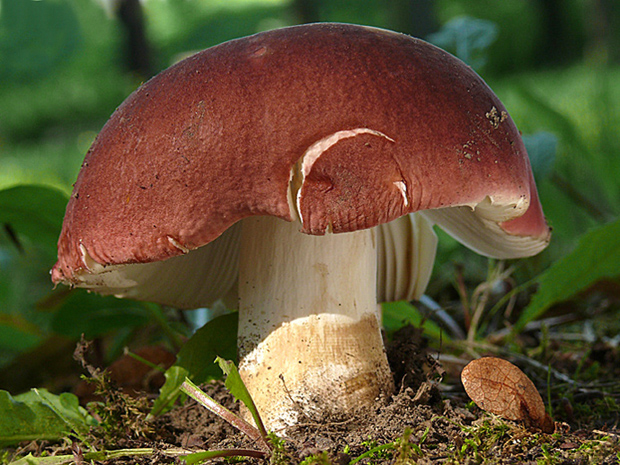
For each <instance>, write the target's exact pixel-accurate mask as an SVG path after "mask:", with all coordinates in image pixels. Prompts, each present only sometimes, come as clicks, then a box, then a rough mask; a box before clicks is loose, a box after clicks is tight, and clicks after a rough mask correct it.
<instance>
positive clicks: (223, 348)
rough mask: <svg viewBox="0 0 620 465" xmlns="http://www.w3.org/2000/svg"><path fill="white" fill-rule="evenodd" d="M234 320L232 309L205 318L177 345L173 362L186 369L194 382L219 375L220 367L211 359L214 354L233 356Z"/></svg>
mask: <svg viewBox="0 0 620 465" xmlns="http://www.w3.org/2000/svg"><path fill="white" fill-rule="evenodd" d="M238 321H239V317H238V314H237V313H236V312H231V313H226V314H224V315H221V316H218V317H217V318H214V319H213V320H211V321H209V322H208V323H207V324H205V325H204V326H203V327H202V328H200V329H199V330H198V331H196V332H195V333H194V335H193V336H192V337H191V338H190V339H189V340H188V341H187V342H186V343H185V345H184V346H183V347H182V348H181V350H180V351H179V355H178V356H177V363H176V365H178V366H180V367H182V368H185V369H186V370H187V371H188V372H189V373H190V375H189V378H190V379H191V380H192V381H193V382H194V383H197V384H200V383H203V382H204V381H207V380H208V379H210V378H219V377H220V371H219V370H218V368H217V366H216V365H215V364H214V363H213V361H214V360H215V358H216V357H217V356H221V357H224V358H226V359H229V360H235V359H236V358H237V326H238Z"/></svg>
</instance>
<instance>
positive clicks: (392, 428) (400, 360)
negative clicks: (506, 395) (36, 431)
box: [11, 327, 620, 465]
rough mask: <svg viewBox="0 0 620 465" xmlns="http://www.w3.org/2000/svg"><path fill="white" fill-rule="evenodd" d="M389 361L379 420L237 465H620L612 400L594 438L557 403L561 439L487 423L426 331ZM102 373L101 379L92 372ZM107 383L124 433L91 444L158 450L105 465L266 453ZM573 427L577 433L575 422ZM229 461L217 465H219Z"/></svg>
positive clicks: (599, 350)
mask: <svg viewBox="0 0 620 465" xmlns="http://www.w3.org/2000/svg"><path fill="white" fill-rule="evenodd" d="M388 356H389V360H390V364H391V366H392V369H393V372H394V373H395V380H396V382H397V386H398V387H397V391H398V392H397V393H396V394H395V395H394V396H393V397H392V398H390V399H381V400H378V401H377V406H376V410H375V411H374V412H371V413H370V414H368V413H367V414H365V415H363V416H360V417H358V418H353V419H351V420H350V421H346V422H338V423H329V422H322V423H320V424H317V423H313V422H312V421H308V422H306V423H301V424H299V425H298V426H296V427H295V428H292V429H289V430H287V431H286V432H285V433H283V432H276V434H278V436H279V437H280V438H281V440H280V441H278V444H279V446H278V447H277V448H276V452H273V453H271V454H268V455H267V458H266V459H259V458H251V457H241V458H239V459H235V462H237V463H248V464H259V463H265V462H266V461H267V460H269V461H270V463H280V464H285V463H286V464H288V463H290V464H298V463H303V464H304V465H310V464H322V465H323V464H334V465H345V464H353V463H361V464H383V463H385V464H388V463H393V464H435V463H454V464H456V463H459V464H460V463H462V464H474V463H493V464H588V463H596V464H618V463H620V428H619V427H618V412H619V411H620V409H617V404H614V403H613V402H615V400H614V398H613V397H612V398H611V399H607V401H608V404H607V405H608V406H609V408H607V410H606V412H604V413H601V412H598V413H596V419H597V420H596V424H594V421H592V422H591V424H590V425H588V426H589V427H588V428H587V429H586V428H580V427H579V425H580V421H582V420H578V419H577V417H578V416H579V418H583V416H582V415H580V414H579V412H577V406H575V405H569V404H567V405H565V406H564V408H563V409H562V407H561V406H562V403H561V402H558V403H557V406H558V408H557V409H556V411H560V412H564V413H563V414H561V415H560V417H564V418H565V419H566V420H567V422H565V421H556V430H555V432H554V433H553V434H545V433H542V432H541V431H538V430H536V429H532V428H526V427H525V426H524V425H522V424H519V423H517V422H510V421H506V420H503V419H501V418H499V417H497V416H494V415H491V414H487V413H486V412H483V411H482V410H480V409H479V408H477V407H476V406H475V405H473V403H471V402H470V401H469V399H468V398H467V396H466V395H465V393H464V392H463V390H462V386H461V385H460V383H459V382H458V380H457V379H455V378H454V376H453V375H451V372H455V373H458V372H459V371H460V368H462V366H461V367H460V368H459V366H458V365H459V362H457V363H456V364H454V363H448V365H450V366H449V367H448V369H447V370H445V371H444V368H442V366H441V365H440V364H439V363H438V362H437V361H436V359H437V353H433V351H432V350H431V349H429V348H428V346H427V345H426V341H425V340H424V339H423V338H422V337H421V333H420V331H419V330H417V329H415V328H413V327H405V328H403V329H401V330H400V331H399V332H397V333H396V334H395V335H394V336H393V339H392V342H391V343H390V344H389V346H388ZM589 356H593V357H597V358H598V359H600V360H603V361H604V363H607V364H609V366H608V368H609V369H610V370H611V371H612V372H614V371H615V370H617V366H618V365H617V362H618V360H619V358H618V349H617V348H615V349H614V348H613V347H611V348H610V347H594V348H593V350H592V351H591V354H590V355H589ZM581 363H585V362H583V360H582V361H581ZM130 371H131V370H130ZM99 374H100V373H99V372H97V371H96V370H95V372H93V373H91V375H94V376H99ZM106 383H111V382H110V381H109V380H108V381H106ZM106 383H103V392H100V391H101V387H102V386H101V385H99V388H100V389H99V395H100V396H102V397H101V399H103V400H104V404H105V405H107V406H108V408H109V409H110V411H111V412H112V413H111V414H110V415H111V416H110V418H113V419H115V420H114V421H116V422H117V426H118V427H117V428H116V429H114V428H108V429H107V430H106V431H105V433H102V432H101V431H99V432H95V431H93V438H94V440H93V444H95V445H96V446H97V447H98V448H99V449H100V450H101V449H104V448H105V449H107V450H112V449H120V448H125V449H137V448H153V449H154V450H155V452H154V453H152V454H149V455H147V456H144V457H135V456H128V457H122V458H116V459H114V460H107V461H106V462H104V463H106V464H110V465H117V464H127V463H135V464H164V463H166V464H168V463H174V462H180V461H181V459H179V458H178V457H177V458H173V457H171V456H170V455H168V454H167V453H166V451H171V450H175V451H178V450H179V449H182V450H184V451H187V452H198V451H204V450H229V449H248V450H250V449H251V450H259V451H260V450H261V446H260V445H259V444H255V443H253V442H252V441H251V440H250V439H249V438H248V437H247V436H245V435H244V434H243V433H241V432H239V431H238V430H236V429H235V428H233V427H232V426H230V425H229V424H228V423H226V422H225V421H224V420H222V419H221V418H219V417H217V416H216V415H214V414H212V413H211V412H209V411H208V410H206V409H205V408H204V407H202V406H200V405H198V404H197V403H196V402H194V401H193V400H191V399H190V400H189V401H187V402H185V403H184V404H183V405H180V406H178V407H176V408H174V409H173V410H171V411H169V412H168V413H166V414H164V415H162V416H160V417H158V418H156V419H155V420H154V421H146V415H145V414H146V412H148V408H149V404H148V402H146V401H145V399H146V397H145V395H144V393H142V395H141V396H140V397H137V398H135V397H131V396H129V395H128V394H126V393H122V392H121V391H120V390H116V389H114V388H113V387H112V384H106ZM138 384H139V383H138ZM202 388H203V390H204V391H205V392H207V393H208V394H209V395H210V396H212V397H213V398H214V399H215V400H216V401H218V402H219V403H220V404H222V405H224V406H225V407H227V408H229V409H230V410H232V411H238V410H239V406H238V403H237V402H235V400H234V399H233V398H232V397H231V395H230V394H229V393H228V391H227V390H226V388H225V387H224V385H223V383H222V382H220V381H214V382H211V383H209V384H207V385H204V386H202ZM106 389H107V392H106ZM151 389H153V387H152V386H151ZM86 391H88V395H89V396H92V395H93V392H92V389H86ZM582 394H583V397H582V400H581V402H583V403H584V404H583V405H580V406H579V407H580V408H582V407H584V405H589V406H590V407H591V408H592V409H593V408H594V406H595V405H598V404H597V402H598V403H600V402H599V401H600V400H601V398H602V399H604V400H605V396H602V397H600V396H598V395H597V394H596V393H590V395H589V396H588V395H587V394H586V393H585V392H584V393H582ZM573 398H574V397H573ZM609 402H611V403H609ZM614 409H615V410H614ZM571 410H572V412H571ZM119 412H120V413H119ZM99 413H100V414H101V412H99ZM108 413H109V412H108ZM571 416H572V417H571ZM571 418H572V426H571V425H570V424H569V422H568V420H571ZM557 419H558V418H556V420H557ZM574 426H577V429H575V428H574ZM78 449H79V448H78ZM11 452H13V453H14V454H16V455H17V456H23V455H25V454H27V453H28V452H32V453H33V455H40V454H41V453H43V452H47V453H48V454H52V455H55V454H71V453H73V454H74V456H75V457H76V463H80V461H81V459H80V455H79V454H77V453H76V444H75V441H74V442H73V444H70V442H69V441H66V442H65V443H64V444H55V445H54V444H47V443H41V442H32V443H28V444H24V445H22V447H21V448H18V449H17V450H14V451H11ZM11 455H13V454H11ZM230 460H231V459H230V458H228V459H223V458H220V459H213V461H214V462H221V461H230ZM99 463H102V462H99Z"/></svg>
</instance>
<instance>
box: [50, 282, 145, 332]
mask: <svg viewBox="0 0 620 465" xmlns="http://www.w3.org/2000/svg"><path fill="white" fill-rule="evenodd" d="M55 311H56V313H55V315H54V318H53V320H52V329H53V330H54V331H55V332H57V333H58V334H62V335H63V336H68V337H73V338H76V337H77V338H79V337H80V335H81V334H84V336H85V337H86V338H88V339H92V338H95V337H97V336H100V335H102V334H105V333H107V332H109V331H111V330H114V329H118V328H129V327H132V328H133V327H137V326H142V325H145V324H147V323H148V322H149V313H148V311H147V309H146V308H145V306H144V304H142V303H140V302H135V301H132V300H125V299H118V298H116V297H112V296H106V297H103V296H100V295H97V294H91V293H88V292H86V291H84V290H82V289H76V290H74V291H71V292H70V293H69V295H68V297H67V298H66V299H64V300H63V301H62V302H61V304H60V305H59V306H58V307H57V308H55Z"/></svg>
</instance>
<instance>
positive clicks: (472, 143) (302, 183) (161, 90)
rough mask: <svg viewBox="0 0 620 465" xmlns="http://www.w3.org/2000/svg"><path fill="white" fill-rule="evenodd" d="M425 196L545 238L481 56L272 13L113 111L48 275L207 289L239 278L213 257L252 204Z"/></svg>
mask: <svg viewBox="0 0 620 465" xmlns="http://www.w3.org/2000/svg"><path fill="white" fill-rule="evenodd" d="M417 211H424V214H425V215H427V217H428V218H430V219H431V220H432V221H434V222H436V223H437V224H439V225H440V226H443V227H444V228H445V229H446V230H447V231H448V232H449V233H451V234H453V235H454V236H455V237H456V238H457V239H459V240H461V241H462V242H464V243H465V245H469V246H470V247H472V248H473V249H474V250H476V251H478V252H480V253H482V254H485V255H489V256H494V257H498V258H516V257H521V256H529V255H533V254H535V253H537V252H539V251H540V250H542V249H543V248H544V247H545V246H546V245H547V243H548V240H549V236H550V232H549V231H550V230H549V227H548V226H547V223H546V221H545V218H544V216H543V213H542V208H541V206H540V202H539V200H538V195H537V193H536V186H535V184H534V180H533V177H532V173H531V168H530V164H529V160H528V157H527V153H526V150H525V147H524V145H523V142H522V140H521V137H520V134H519V131H518V130H517V128H516V127H515V124H514V123H513V121H512V119H511V118H510V116H509V115H508V113H507V112H506V110H505V108H504V106H503V105H502V104H501V102H500V101H499V99H498V98H497V97H496V96H495V94H494V93H493V92H492V91H491V90H490V89H489V87H488V86H487V85H486V84H485V82H484V81H483V80H482V79H481V78H480V77H479V76H478V75H477V74H476V73H475V72H474V71H473V70H472V69H471V68H469V67H468V66H467V65H465V64H464V63H462V62H461V61H460V60H458V59H457V58H455V57H453V56H452V55H450V54H448V53H446V52H444V51H442V50H441V49H439V48H437V47H434V46H433V45H430V44H428V43H426V42H424V41H422V40H418V39H414V38H411V37H409V36H406V35H403V34H397V33H394V32H390V31H386V30H381V29H376V28H370V27H363V26H355V25H345V24H312V25H303V26H295V27H289V28H283V29H277V30H273V31H269V32H264V33H259V34H256V35H253V36H250V37H245V38H242V39H237V40H232V41H229V42H226V43H223V44H221V45H218V46H215V47H212V48H210V49H207V50H204V51H202V52H200V53H197V54H196V55H193V56H191V57H189V58H187V59H185V60H183V61H181V62H179V63H177V64H176V65H174V66H172V67H170V68H168V69H167V70H165V71H163V72H162V73H160V74H158V75H157V76H155V77H154V78H152V79H151V80H150V81H148V82H146V83H145V84H143V85H142V86H141V87H140V88H138V89H137V90H136V91H135V92H134V93H133V94H131V95H130V96H129V97H128V98H127V99H126V100H125V102H123V104H122V105H121V106H120V107H119V108H118V109H117V110H116V111H115V112H114V114H113V115H112V116H111V118H110V119H109V121H108V122H107V123H106V124H105V126H104V127H103V129H102V130H101V132H100V133H99V135H98V137H97V138H96V140H95V142H94V143H93V145H92V147H91V148H90V150H89V152H88V153H87V155H86V158H85V160H84V163H83V165H82V169H81V171H80V173H79V176H78V179H77V182H76V183H75V186H74V191H73V194H72V196H71V199H70V201H69V204H68V206H67V211H66V216H65V221H64V224H63V228H62V232H61V235H60V239H59V242H58V262H57V263H56V265H55V266H54V268H53V270H52V279H53V281H54V282H55V283H59V282H63V283H67V284H71V285H77V286H83V287H88V288H91V289H94V290H97V291H98V292H102V293H114V294H121V295H126V296H131V297H136V298H143V299H145V300H155V301H160V302H163V303H172V304H177V305H178V304H180V305H181V306H197V305H204V304H206V303H208V302H209V301H212V300H213V297H214V296H215V295H216V294H218V293H219V294H220V295H221V293H225V291H226V290H227V288H230V286H231V280H232V281H233V282H234V279H235V277H234V273H235V271H234V270H233V271H230V272H229V274H230V276H228V275H226V272H223V271H222V270H221V269H218V266H219V265H221V264H223V263H226V262H228V261H230V260H231V257H232V258H233V259H234V254H235V253H236V252H235V250H236V247H235V244H236V241H237V240H238V229H239V228H238V222H239V221H240V220H242V219H243V218H245V217H248V216H252V215H272V216H275V217H278V218H281V219H282V220H286V221H292V220H294V219H296V218H298V219H301V221H302V232H304V233H307V234H314V235H321V234H325V233H326V232H333V233H343V232H349V231H355V230H358V229H363V228H371V227H374V226H377V225H380V224H384V223H388V222H390V221H392V220H395V219H397V218H400V217H402V216H403V215H406V214H408V213H411V212H417ZM218 238H219V239H218ZM213 241H215V243H217V244H218V247H211V246H209V247H205V246H206V245H207V244H210V243H211V244H214V245H215V243H214V242H213ZM190 252H191V253H190ZM162 261H164V262H162ZM155 264H157V265H155ZM187 267H191V269H192V271H191V273H184V274H180V273H179V272H178V270H179V269H181V268H187ZM121 269H123V270H125V271H123V272H122V273H119V270H121ZM127 270H128V271H127ZM161 273H164V274H163V275H161ZM166 273H167V275H166ZM155 274H157V275H160V276H165V278H161V279H160V282H166V283H167V285H166V287H176V289H177V291H178V292H177V293H178V294H179V295H181V294H184V295H185V294H186V291H187V290H188V289H194V288H198V287H200V286H203V287H204V284H205V282H207V281H209V280H212V281H213V282H214V284H213V285H212V287H214V288H217V287H218V282H220V284H221V286H220V287H221V289H218V290H217V292H215V291H214V290H213V289H212V290H211V291H209V292H210V293H209V292H208V293H209V295H208V296H207V295H202V296H201V295H196V296H195V297H193V298H192V299H191V301H186V302H180V301H179V299H177V298H170V297H169V296H168V292H167V291H154V290H150V291H145V292H142V291H141V288H142V287H143V283H144V282H146V281H148V280H149V279H150V278H152V277H153V276H154V275H155ZM181 275H182V279H177V278H178V277H179V276H181ZM222 275H226V276H222ZM179 281H181V282H179ZM147 287H148V286H147ZM151 287H152V286H151ZM159 287H162V286H159ZM129 289H131V290H129ZM184 289H185V290H184ZM205 292H206V291H205ZM160 294H161V295H160ZM198 294H200V292H198ZM181 300H182V299H181Z"/></svg>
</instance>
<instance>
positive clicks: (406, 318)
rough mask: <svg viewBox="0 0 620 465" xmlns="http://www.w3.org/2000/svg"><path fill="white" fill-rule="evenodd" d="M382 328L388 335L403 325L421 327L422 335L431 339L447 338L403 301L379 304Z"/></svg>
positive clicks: (443, 332) (434, 325)
mask: <svg viewBox="0 0 620 465" xmlns="http://www.w3.org/2000/svg"><path fill="white" fill-rule="evenodd" d="M381 308H382V312H381V313H382V320H383V328H384V329H385V331H386V332H387V333H388V334H392V333H393V332H395V331H397V330H399V329H400V328H402V327H403V326H405V325H408V324H410V325H413V326H416V327H422V328H423V329H424V334H425V335H427V336H429V337H431V338H432V339H434V340H436V341H439V340H441V339H443V340H446V338H448V336H447V335H446V334H445V331H442V330H441V328H440V327H439V326H437V324H435V323H434V322H433V321H431V320H429V319H428V318H425V316H424V315H423V314H422V313H420V311H419V310H418V309H417V308H416V307H415V306H414V305H411V304H410V303H409V302H406V301H404V300H402V301H397V302H387V303H383V304H381Z"/></svg>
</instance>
